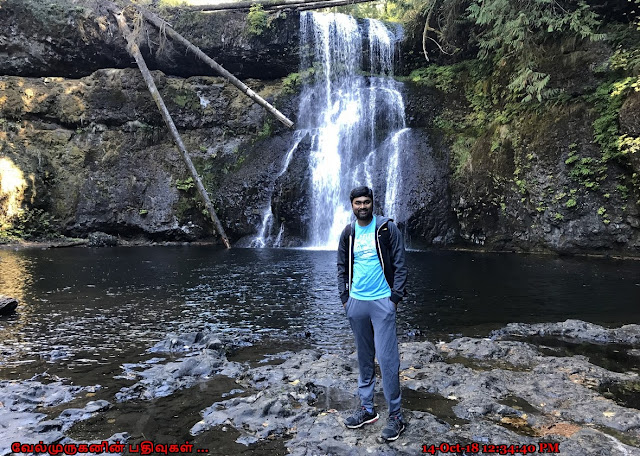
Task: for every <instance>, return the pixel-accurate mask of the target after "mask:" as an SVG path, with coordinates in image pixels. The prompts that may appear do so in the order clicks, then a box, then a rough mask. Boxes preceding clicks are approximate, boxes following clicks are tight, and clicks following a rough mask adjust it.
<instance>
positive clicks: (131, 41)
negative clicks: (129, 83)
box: [112, 10, 231, 248]
mask: <svg viewBox="0 0 640 456" xmlns="http://www.w3.org/2000/svg"><path fill="white" fill-rule="evenodd" d="M112 13H113V15H114V16H115V18H116V21H117V22H118V27H119V28H120V31H121V32H122V34H123V35H124V37H125V39H126V40H127V50H128V51H129V53H130V54H131V56H132V57H133V58H134V59H135V61H136V63H137V64H138V68H140V72H141V73H142V76H143V78H144V80H145V82H146V83H147V87H148V88H149V92H150V93H151V96H152V98H153V100H154V101H155V102H156V105H157V106H158V109H159V110H160V114H161V115H162V118H163V120H164V122H165V124H166V125H167V127H168V128H169V131H170V132H171V135H172V136H173V140H174V141H175V143H176V145H177V146H178V150H179V151H180V155H181V156H182V160H183V161H184V162H185V164H186V166H187V169H188V170H189V173H190V174H191V177H192V178H193V180H194V181H195V183H196V188H197V189H198V193H200V196H201V197H202V199H203V201H204V204H205V207H206V208H207V211H209V215H210V216H211V220H212V221H213V224H214V226H215V228H216V230H217V231H218V235H219V236H220V238H221V239H222V242H223V243H224V245H225V247H227V248H231V244H230V243H229V239H228V238H227V235H226V233H225V232H224V228H223V227H222V223H220V219H219V218H218V216H217V215H216V211H215V209H214V208H213V204H212V203H211V199H210V198H209V194H208V193H207V190H206V189H205V188H204V185H203V184H202V180H201V179H200V176H199V174H198V171H197V170H196V168H195V166H194V165H193V162H192V161H191V156H190V155H189V152H187V148H186V147H185V145H184V143H183V142H182V138H181V137H180V133H178V129H177V128H176V125H175V123H174V122H173V119H172V118H171V114H169V110H168V109H167V106H166V105H165V104H164V101H163V99H162V96H160V92H158V88H157V87H156V84H155V82H153V77H152V76H151V73H150V72H149V68H148V67H147V64H146V62H145V61H144V58H143V57H142V53H141V52H140V48H138V45H137V43H136V40H135V38H134V37H133V35H132V33H131V30H130V29H129V26H128V25H127V22H126V20H125V18H124V15H123V14H122V13H121V12H117V11H113V10H112Z"/></svg>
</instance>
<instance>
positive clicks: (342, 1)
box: [180, 0, 378, 12]
mask: <svg viewBox="0 0 640 456" xmlns="http://www.w3.org/2000/svg"><path fill="white" fill-rule="evenodd" d="M374 1H378V0H251V1H239V2H220V3H211V4H202V5H185V6H180V9H181V10H190V11H208V12H209V11H224V10H248V9H250V8H251V7H252V6H254V5H260V6H262V8H263V9H264V10H272V9H288V8H290V9H299V8H300V9H317V8H328V7H331V6H348V5H354V4H356V3H370V2H374Z"/></svg>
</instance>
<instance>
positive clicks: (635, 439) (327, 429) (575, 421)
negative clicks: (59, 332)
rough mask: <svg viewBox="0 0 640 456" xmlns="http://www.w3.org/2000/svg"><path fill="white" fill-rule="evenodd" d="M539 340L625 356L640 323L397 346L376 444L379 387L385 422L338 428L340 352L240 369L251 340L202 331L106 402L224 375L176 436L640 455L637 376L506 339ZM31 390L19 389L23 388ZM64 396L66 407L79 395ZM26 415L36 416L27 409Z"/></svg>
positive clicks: (40, 435) (306, 455)
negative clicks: (396, 393)
mask: <svg viewBox="0 0 640 456" xmlns="http://www.w3.org/2000/svg"><path fill="white" fill-rule="evenodd" d="M539 332H543V333H544V334H545V335H551V336H550V337H559V338H563V337H566V336H567V334H572V335H574V337H576V338H577V337H578V336H580V337H581V338H582V339H580V340H582V341H585V340H589V342H591V343H595V344H606V343H610V342H608V341H614V342H615V343H616V344H619V343H621V342H625V343H627V346H628V348H629V350H630V351H634V350H637V346H636V345H634V344H633V343H634V341H637V340H638V339H637V338H638V337H640V326H639V325H626V326H623V327H621V328H613V329H606V328H602V327H598V326H597V325H591V324H589V323H586V322H582V321H579V320H568V321H566V322H562V323H549V324H541V325H522V324H510V325H507V326H506V327H505V328H502V329H501V330H498V331H495V332H494V333H493V334H492V337H488V338H470V337H460V338H456V339H454V340H451V341H448V342H439V343H437V344H434V343H432V342H430V341H408V342H402V343H401V346H400V352H401V367H400V376H401V386H402V389H403V396H404V401H403V410H404V415H405V419H406V421H407V423H408V426H407V430H406V431H405V433H404V434H403V435H402V437H401V438H400V439H399V440H397V441H396V442H392V443H381V441H380V439H379V435H380V431H381V430H382V428H383V427H384V422H385V419H384V418H385V415H386V407H385V405H384V404H385V401H384V398H383V395H382V392H381V389H380V387H378V388H377V393H376V396H375V402H376V404H377V407H378V412H379V413H380V415H381V418H382V419H381V420H379V421H378V422H377V423H375V424H373V425H370V426H366V427H364V428H362V429H358V430H350V429H345V427H344V425H343V420H344V418H345V417H346V416H347V415H348V414H349V413H350V410H352V409H355V408H357V406H358V397H357V391H356V385H357V377H358V369H357V361H356V358H355V354H354V353H348V352H347V351H345V350H341V349H338V350H337V351H335V352H326V351H323V350H321V349H316V348H309V349H303V350H297V351H286V352H279V353H277V354H264V353H262V354H260V355H258V353H260V350H259V349H258V347H256V355H255V356H254V358H256V357H257V358H260V357H262V359H261V360H256V359H251V360H245V361H244V362H237V361H229V360H228V359H227V354H228V353H229V350H233V347H234V346H238V344H240V345H244V346H246V344H251V343H256V344H259V343H260V342H259V341H255V340H252V341H251V342H247V341H246V340H245V339H243V336H237V337H234V336H231V337H225V338H223V339H221V338H219V337H218V335H216V334H207V333H204V332H198V333H187V334H181V335H172V336H170V337H168V338H167V339H165V340H163V341H161V342H159V343H158V344H156V345H155V346H154V347H152V348H151V349H150V350H149V351H148V352H149V353H153V354H154V355H157V356H163V357H156V358H153V359H152V360H149V361H147V362H146V363H140V364H131V365H123V366H122V369H123V375H124V376H126V378H129V379H133V380H136V379H137V380H138V382H137V383H136V384H134V385H133V386H132V387H129V388H124V389H121V390H120V391H118V392H116V393H115V396H116V397H115V398H114V399H115V400H117V401H122V400H124V401H129V400H134V401H140V400H141V399H142V401H141V402H140V405H141V406H142V407H144V405H143V404H144V403H145V402H146V400H147V399H157V398H161V397H164V398H165V399H163V400H167V399H168V398H169V397H171V396H172V395H174V394H176V393H177V392H178V391H179V390H185V389H187V388H190V387H192V386H193V385H195V384H201V383H202V382H207V381H215V380H212V378H215V376H217V375H223V376H227V377H232V378H233V380H234V381H233V382H231V383H230V385H229V391H228V392H227V393H221V394H220V395H219V396H217V398H218V399H215V400H214V402H213V403H210V404H207V403H203V404H201V405H200V406H201V407H202V409H201V412H200V415H201V417H202V419H201V420H200V421H198V422H196V423H194V424H193V425H192V426H191V428H190V429H184V432H190V434H191V435H192V436H193V437H194V440H195V441H197V440H198V439H200V440H202V439H203V438H205V437H206V433H208V432H213V433H215V434H216V436H217V437H216V438H218V439H219V438H222V439H225V438H226V439H230V441H231V440H233V441H235V442H236V443H239V444H243V445H245V446H248V447H251V446H253V445H259V444H261V442H262V443H263V442H265V441H269V440H276V441H280V442H282V445H283V446H284V447H286V449H287V451H288V453H289V454H292V455H297V456H311V455H343V454H344V455H356V456H357V455H370V454H374V455H415V454H417V453H419V452H421V451H422V450H423V445H426V447H425V448H427V449H428V448H430V447H431V445H433V448H435V449H436V450H438V449H440V450H442V451H439V452H436V454H447V452H446V451H445V450H444V448H450V447H451V446H452V445H453V446H454V447H455V446H456V445H458V444H460V445H467V444H469V445H471V444H477V445H478V447H479V448H482V445H487V446H489V445H506V447H507V448H508V447H509V446H513V447H514V448H515V447H522V446H523V445H533V446H534V447H535V448H536V449H538V448H539V445H540V444H542V443H550V444H554V445H555V444H557V445H558V447H557V448H558V451H559V453H557V454H561V455H567V456H568V455H576V454H580V455H586V456H589V455H594V456H595V455H602V454H607V455H614V456H617V455H632V456H634V455H640V412H639V411H638V409H637V408H634V405H637V404H638V398H639V397H640V389H639V388H637V385H640V376H639V373H638V372H637V371H633V369H637V368H634V367H633V366H632V367H631V369H630V370H627V371H621V372H613V371H611V370H608V369H606V368H604V367H601V366H598V365H595V364H593V363H592V362H590V360H589V359H588V358H587V357H586V356H583V355H580V354H576V355H572V356H555V355H550V354H549V353H548V352H546V351H545V350H544V347H541V346H537V345H535V344H533V343H529V342H525V341H520V340H511V339H509V337H512V335H513V334H529V333H531V334H534V333H535V334H537V333H539ZM604 335H607V336H608V337H604ZM236 339H237V340H236ZM240 339H242V340H240ZM264 343H267V342H264ZM117 378H122V377H117ZM54 380H56V381H58V380H59V379H54ZM31 381H32V380H27V381H23V382H21V383H20V382H18V383H17V384H18V385H20V387H22V388H29V385H30V384H29V382H31ZM5 383H6V382H2V383H1V384H0V402H4V405H5V407H6V406H7V404H9V405H10V403H9V401H8V400H7V395H6V394H5V393H6V391H8V390H7V388H6V385H5ZM14 383H15V382H14ZM58 383H60V382H59V381H58ZM53 384H54V385H55V384H57V383H56V382H54V383H53ZM378 384H380V379H379V378H378ZM612 385H618V386H620V388H617V389H616V388H613V387H612ZM64 388H66V389H64V391H67V390H69V388H71V389H73V388H76V389H78V388H79V387H73V386H69V385H65V386H64ZM81 389H82V388H80V389H78V391H79V390H81ZM69 391H71V390H69ZM73 391H74V393H73V394H67V396H69V398H71V397H74V396H77V391H76V390H73ZM67 396H64V398H67ZM176 396H182V397H185V395H184V394H181V395H176ZM12 397H14V399H12V400H13V402H11V403H18V402H20V401H21V399H19V396H16V395H15V394H14V395H13V396H12ZM61 397H62V396H61ZM16 398H17V399H16ZM69 398H67V399H69ZM107 399H109V398H107ZM25 401H26V399H25ZM52 405H53V402H51V401H49V402H46V403H44V404H42V407H45V408H46V407H50V406H52ZM21 407H23V408H25V407H26V409H25V410H26V411H27V412H28V413H31V414H33V413H35V409H34V410H32V409H33V407H32V406H31V405H29V403H28V401H26V402H25V403H24V404H23V405H21ZM109 408H110V404H109V401H104V400H102V401H94V402H88V403H86V404H84V406H80V407H77V408H70V409H68V410H65V411H63V412H62V413H60V414H59V415H58V417H57V418H56V419H54V420H45V419H44V414H42V413H41V416H32V417H31V418H32V419H33V420H34V421H36V425H34V426H33V429H31V430H30V431H29V432H30V433H29V434H28V435H25V436H24V438H29V439H36V441H37V440H43V439H47V441H55V440H56V439H58V440H60V439H68V437H66V436H65V433H66V431H67V430H69V429H70V427H71V426H72V425H73V424H74V423H75V422H76V421H77V420H81V419H86V418H87V417H91V416H96V415H99V414H101V413H104V411H105V410H107V409H109ZM27 409H28V410H27ZM1 410H2V408H1V407H0V411H1ZM40 411H41V409H38V410H37V412H40ZM11 413H15V411H13V410H12V412H11ZM109 413H113V412H112V411H111V412H109ZM0 416H1V415H0ZM64 420H66V421H64ZM8 425H9V431H8V432H13V431H11V429H12V428H11V427H12V426H15V425H16V424H15V423H13V424H12V423H8ZM36 426H37V427H36ZM97 429H100V427H99V426H98V428H97ZM230 430H233V432H229V431H230ZM123 431H128V429H124V430H123ZM159 432H160V431H159ZM226 432H229V433H228V434H226ZM54 434H55V436H54ZM127 435H128V434H127V433H126V432H123V433H121V434H118V436H125V437H126V436H127ZM220 436H221V437H220ZM205 440H206V439H205ZM43 441H44V440H43ZM121 441H123V440H122V438H121ZM443 443H444V444H445V445H441V444H443ZM447 445H449V447H447ZM487 448H489V447H487ZM0 453H2V451H0ZM448 453H451V452H448Z"/></svg>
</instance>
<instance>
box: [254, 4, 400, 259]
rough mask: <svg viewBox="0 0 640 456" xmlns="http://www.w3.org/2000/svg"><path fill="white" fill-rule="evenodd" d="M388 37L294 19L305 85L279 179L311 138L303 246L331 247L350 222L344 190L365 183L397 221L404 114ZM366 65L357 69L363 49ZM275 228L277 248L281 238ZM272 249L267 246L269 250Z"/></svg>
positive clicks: (321, 19) (318, 17)
mask: <svg viewBox="0 0 640 456" xmlns="http://www.w3.org/2000/svg"><path fill="white" fill-rule="evenodd" d="M397 39H398V37H397V36H396V34H395V33H394V32H393V31H391V30H389V29H388V28H387V27H386V26H385V25H384V24H383V23H382V22H380V21H377V20H372V19H368V20H365V21H364V22H362V23H361V24H358V22H357V21H356V20H355V19H354V18H353V17H351V16H347V15H344V14H319V13H313V12H303V13H301V15H300V50H301V51H300V52H301V57H300V73H301V75H303V78H305V79H308V80H310V82H308V83H307V84H305V86H304V88H303V90H302V93H301V96H300V105H299V111H298V127H299V129H300V130H299V132H298V134H297V135H296V144H295V145H294V146H293V147H292V148H291V150H290V151H289V153H288V154H287V158H286V159H285V163H284V164H283V169H282V172H281V173H280V175H282V174H283V173H284V172H285V171H286V169H287V166H288V163H289V160H290V159H291V155H292V153H293V152H294V151H295V149H296V148H297V145H298V143H299V142H300V140H301V138H302V137H303V136H304V134H307V133H308V134H309V135H310V136H311V141H310V143H311V150H310V154H309V168H310V170H311V186H312V188H311V193H312V201H311V210H312V217H311V226H310V227H309V230H308V232H309V233H310V235H309V240H308V246H309V247H311V248H320V249H327V248H328V249H335V248H336V246H337V243H338V238H339V236H340V232H341V231H342V229H343V228H344V226H345V225H346V224H347V223H348V222H349V221H350V220H351V218H352V217H353V213H352V211H351V206H350V203H349V191H350V190H351V189H352V188H353V187H356V186H358V185H368V186H369V187H372V188H373V189H374V191H375V192H376V194H377V193H380V196H384V198H379V197H375V201H376V204H380V205H382V206H383V207H382V208H378V209H382V212H383V213H384V214H385V215H387V216H391V217H394V218H397V217H398V216H399V214H398V204H397V199H398V195H399V193H400V190H401V189H400V183H401V179H400V178H399V174H400V172H401V171H400V163H401V161H402V160H401V155H402V153H405V152H404V150H403V148H402V147H401V146H402V140H401V137H402V135H403V132H404V131H406V130H407V129H406V128H405V120H404V115H405V110H404V102H403V99H402V95H401V93H400V91H399V90H398V89H399V85H400V83H398V82H397V81H395V80H394V79H393V78H392V76H393V56H394V53H395V42H396V40H397ZM365 44H368V49H366V48H365V49H364V50H368V54H369V61H368V62H367V63H368V65H366V66H367V67H368V69H369V71H370V73H371V75H370V76H365V75H364V71H365V70H366V69H367V68H366V67H365V65H363V57H362V56H363V47H364V45H365ZM272 223H273V214H272V213H271V207H270V205H269V207H268V208H267V209H266V210H265V211H264V215H263V219H262V225H261V227H260V232H259V233H258V235H257V236H256V237H255V238H254V240H253V241H252V246H253V247H264V246H266V245H268V239H269V233H270V232H271V229H272ZM283 228H284V231H285V232H286V227H282V226H281V227H280V231H279V234H278V237H277V240H278V244H279V241H280V239H281V237H282V235H283ZM274 245H275V244H274Z"/></svg>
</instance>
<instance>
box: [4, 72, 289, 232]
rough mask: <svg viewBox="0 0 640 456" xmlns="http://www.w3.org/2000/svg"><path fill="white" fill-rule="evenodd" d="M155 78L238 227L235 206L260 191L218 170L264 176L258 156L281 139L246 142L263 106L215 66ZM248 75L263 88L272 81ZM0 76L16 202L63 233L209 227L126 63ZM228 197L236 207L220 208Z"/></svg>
mask: <svg viewBox="0 0 640 456" xmlns="http://www.w3.org/2000/svg"><path fill="white" fill-rule="evenodd" d="M154 78H155V81H156V84H157V85H158V89H159V91H160V93H161V95H162V96H163V98H164V100H165V102H166V104H167V106H168V108H169V110H170V111H171V113H172V115H173V118H174V121H175V123H176V125H177V126H178V128H179V129H180V130H181V134H182V137H183V141H184V142H185V144H186V145H187V148H188V150H190V151H191V152H192V154H193V158H194V162H195V163H196V166H197V167H198V168H199V169H200V171H201V174H202V176H203V178H204V180H205V184H206V185H207V187H208V188H209V189H210V191H212V193H213V194H214V200H215V201H216V204H217V206H218V208H219V209H221V213H222V214H223V215H224V216H226V218H225V222H226V223H225V224H226V225H227V226H229V228H230V229H231V231H232V234H236V235H237V234H248V233H247V229H248V228H246V227H237V226H236V225H237V224H238V222H237V218H238V217H247V218H249V219H251V215H252V214H250V213H249V214H247V213H246V211H247V208H250V209H251V208H253V207H255V205H256V204H258V202H259V200H260V192H259V191H254V192H253V194H252V193H251V192H247V194H245V195H243V196H240V195H237V194H236V193H234V192H235V191H237V189H235V186H234V184H232V183H224V184H223V182H225V181H226V180H227V179H228V175H230V174H234V175H236V177H237V180H235V181H234V182H235V185H236V186H238V185H239V186H240V187H242V186H243V185H250V186H252V187H254V188H256V189H257V188H259V187H260V186H262V185H264V184H265V183H266V180H268V177H269V166H268V164H269V163H271V162H273V160H274V159H276V158H277V157H278V155H279V154H281V149H282V147H281V144H279V143H278V141H276V140H275V139H273V140H265V141H262V142H261V144H262V147H261V148H260V150H258V149H256V148H254V147H253V145H254V141H255V139H256V138H258V137H259V133H260V132H261V131H262V128H263V125H264V124H265V122H266V116H265V114H264V112H263V111H262V110H261V108H259V107H258V106H256V105H254V104H253V103H251V102H250V100H248V99H247V98H246V97H243V96H242V94H240V93H239V92H238V91H237V90H236V89H235V88H234V87H230V86H229V85H228V84H225V83H224V81H223V80H221V79H219V78H211V77H197V78H189V79H182V78H175V77H167V76H165V75H164V74H163V73H160V72H156V73H154ZM250 82H251V83H252V86H253V87H254V88H255V89H256V90H257V91H258V92H259V93H261V94H262V95H263V96H265V97H267V98H270V94H271V93H273V92H274V91H277V90H278V89H279V87H278V84H275V83H271V84H264V83H261V82H258V81H250ZM0 87H1V88H2V92H3V94H4V95H3V98H2V102H1V103H0V117H1V118H2V119H3V125H2V126H3V131H0V141H1V142H0V147H1V149H0V150H1V153H2V156H3V157H4V158H5V160H6V163H7V166H9V167H11V168H15V169H16V170H19V173H20V179H21V180H22V181H23V183H22V184H21V186H22V187H23V190H22V197H23V199H24V200H25V201H24V203H25V204H26V205H27V206H30V207H35V208H39V209H42V210H45V211H47V212H48V213H50V214H51V215H52V216H54V217H55V219H56V220H57V221H58V223H59V225H60V228H61V230H62V231H63V232H64V233H65V234H71V235H76V236H84V235H86V234H87V233H90V232H92V231H105V232H109V233H112V234H118V235H123V236H132V235H138V234H139V235H144V236H147V237H151V238H152V239H154V238H155V239H178V240H180V239H187V240H193V239H197V238H200V237H203V236H206V234H207V233H210V232H211V227H210V226H209V225H208V222H207V219H206V218H205V217H204V216H203V214H202V213H201V211H202V209H203V208H202V207H200V203H199V202H197V198H196V192H195V187H194V184H193V182H192V181H191V179H190V178H188V177H187V176H188V174H187V172H186V168H185V167H184V165H183V163H182V161H181V159H180V157H179V155H178V153H177V149H176V148H175V146H174V145H173V142H172V138H171V137H170V135H169V134H168V132H167V131H166V128H165V127H164V125H163V123H162V120H161V119H160V116H159V113H158V111H157V108H156V107H155V104H154V103H153V100H152V99H151V96H150V95H149V93H148V91H147V89H146V86H145V84H144V82H143V80H142V78H141V76H140V74H139V72H138V71H137V70H129V69H125V70H115V69H108V70H99V71H97V72H96V73H94V74H92V75H91V76H88V77H85V78H81V79H62V78H20V77H12V76H3V77H0ZM272 154H275V155H273V156H272ZM245 160H246V163H245V164H244V166H242V164H243V162H244V161H245ZM241 169H242V172H240V170H241ZM247 169H251V172H249V171H247ZM235 171H238V172H237V174H235V173H234V172H235ZM223 189H224V191H223ZM230 198H231V200H230V201H229V199H230ZM254 199H255V200H254ZM238 205H240V206H241V207H242V208H243V211H241V213H242V214H244V215H241V214H239V213H237V211H235V210H234V209H226V208H230V207H233V208H236V206H238ZM244 222H245V223H246V220H244Z"/></svg>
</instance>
